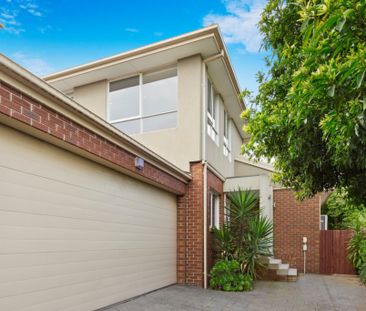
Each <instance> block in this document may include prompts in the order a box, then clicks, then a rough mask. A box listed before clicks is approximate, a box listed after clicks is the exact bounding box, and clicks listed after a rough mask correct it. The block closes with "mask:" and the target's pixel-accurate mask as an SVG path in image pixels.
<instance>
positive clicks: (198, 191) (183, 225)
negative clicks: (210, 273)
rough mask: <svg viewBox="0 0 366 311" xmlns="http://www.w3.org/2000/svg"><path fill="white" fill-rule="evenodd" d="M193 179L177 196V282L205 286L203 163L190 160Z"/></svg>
mask: <svg viewBox="0 0 366 311" xmlns="http://www.w3.org/2000/svg"><path fill="white" fill-rule="evenodd" d="M191 174H192V178H193V179H192V181H191V182H190V184H189V185H188V187H187V192H186V194H185V195H184V196H180V197H179V198H178V211H177V218H178V219H177V228H178V231H177V282H178V283H180V284H191V285H196V286H200V287H202V286H203V165H202V163H201V162H197V163H191Z"/></svg>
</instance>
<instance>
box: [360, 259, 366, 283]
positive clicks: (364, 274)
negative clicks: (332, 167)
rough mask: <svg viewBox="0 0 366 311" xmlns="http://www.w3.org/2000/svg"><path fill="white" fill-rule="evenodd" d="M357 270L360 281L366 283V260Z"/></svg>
mask: <svg viewBox="0 0 366 311" xmlns="http://www.w3.org/2000/svg"><path fill="white" fill-rule="evenodd" d="M359 272H360V279H361V282H362V283H363V284H365V285H366V262H365V263H364V264H363V265H362V266H361V267H360V270H359Z"/></svg>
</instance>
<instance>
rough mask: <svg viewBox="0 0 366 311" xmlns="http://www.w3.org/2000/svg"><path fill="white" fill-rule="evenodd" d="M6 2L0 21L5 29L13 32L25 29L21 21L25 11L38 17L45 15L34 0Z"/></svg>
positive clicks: (8, 0) (0, 11)
mask: <svg viewBox="0 0 366 311" xmlns="http://www.w3.org/2000/svg"><path fill="white" fill-rule="evenodd" d="M6 2H7V5H6V6H4V7H2V8H0V23H2V24H3V25H4V31H7V32H9V33H11V34H16V35H18V34H20V33H21V32H23V31H25V29H24V27H23V26H22V23H21V19H22V15H24V13H25V14H31V15H33V16H36V17H41V16H42V15H43V13H42V10H40V8H39V6H38V4H36V2H35V1H34V0H13V1H12V0H7V1H6Z"/></svg>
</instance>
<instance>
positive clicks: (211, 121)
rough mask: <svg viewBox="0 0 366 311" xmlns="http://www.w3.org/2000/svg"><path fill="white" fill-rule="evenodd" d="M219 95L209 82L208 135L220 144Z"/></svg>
mask: <svg viewBox="0 0 366 311" xmlns="http://www.w3.org/2000/svg"><path fill="white" fill-rule="evenodd" d="M216 101H217V94H216V92H215V89H214V87H213V85H212V83H211V82H210V80H208V81H207V134H208V136H210V137H211V138H212V140H213V141H214V142H216V143H217V142H218V113H217V102H216Z"/></svg>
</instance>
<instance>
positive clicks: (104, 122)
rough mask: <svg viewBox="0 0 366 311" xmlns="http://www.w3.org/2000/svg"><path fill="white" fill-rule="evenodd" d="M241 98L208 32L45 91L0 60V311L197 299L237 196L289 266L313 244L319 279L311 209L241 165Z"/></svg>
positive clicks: (88, 70) (46, 83)
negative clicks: (266, 221)
mask: <svg viewBox="0 0 366 311" xmlns="http://www.w3.org/2000/svg"><path fill="white" fill-rule="evenodd" d="M239 93H240V87H239V85H238V83H237V80H236V77H235V74H234V71H233V68H232V65H231V63H230V60H229V57H228V55H227V51H226V49H225V45H224V43H223V40H222V37H221V35H220V32H219V29H218V27H217V26H210V27H207V28H203V29H201V30H198V31H195V32H192V33H188V34H185V35H182V36H179V37H175V38H172V39H168V40H165V41H162V42H158V43H155V44H152V45H149V46H145V47H142V48H139V49H136V50H133V51H128V52H125V53H122V54H118V55H115V56H112V57H108V58H105V59H101V60H98V61H95V62H92V63H88V64H85V65H81V66H78V67H74V68H71V69H68V70H65V71H62V72H59V73H55V74H52V75H50V76H48V77H45V79H44V80H43V79H40V78H39V77H36V76H34V75H32V74H31V73H30V72H28V71H27V70H25V69H24V68H22V67H21V66H19V65H18V64H16V63H14V62H12V61H11V60H9V59H8V58H6V57H5V56H3V55H0V142H1V143H0V225H1V232H2V235H1V236H0V244H1V253H0V263H1V265H0V266H1V267H0V270H1V276H2V277H1V279H0V288H1V295H0V309H1V310H12V311H13V310H24V309H25V308H26V309H27V310H37V311H43V310H44V311H46V310H47V311H48V310H55V309H62V310H78V311H81V310H86V311H88V310H95V309H98V308H102V307H105V306H108V305H111V304H114V303H117V302H120V301H123V300H126V299H129V298H131V297H134V296H137V295H140V294H143V293H146V292H149V291H152V290H155V289H158V288H161V287H164V286H167V285H170V284H174V283H176V282H178V283H181V284H194V285H197V286H202V287H206V286H207V282H208V277H209V270H210V267H211V266H212V264H213V261H212V252H211V244H212V233H211V230H210V229H211V228H213V227H218V226H220V225H221V224H222V223H223V221H224V219H223V218H224V217H223V207H224V201H225V193H226V192H229V191H232V190H235V189H237V187H238V186H241V187H243V188H251V189H254V190H258V191H259V194H260V200H261V202H260V204H261V207H263V208H264V211H263V212H264V213H265V214H266V215H268V216H269V217H272V215H274V216H275V217H274V220H275V252H276V245H278V247H277V248H278V250H279V251H278V254H280V255H281V256H284V257H287V258H286V259H288V261H291V260H293V263H294V264H295V265H297V266H298V267H299V265H301V260H302V257H301V256H302V253H301V250H300V247H301V245H302V244H301V243H302V242H301V241H300V239H299V237H300V236H303V235H308V236H309V237H310V236H311V238H310V239H309V241H310V242H309V243H314V245H315V246H314V247H313V244H309V249H310V250H311V252H312V253H310V251H309V253H308V258H309V263H310V265H309V267H311V268H312V269H313V271H314V272H316V271H317V269H318V266H319V252H318V253H317V252H316V245H317V244H316V243H318V241H319V237H318V238H317V234H318V229H319V228H318V227H317V226H318V224H317V222H316V220H317V219H318V213H319V210H317V208H319V206H318V207H317V208H316V205H317V204H318V201H317V199H314V200H312V201H311V202H310V203H309V202H308V203H306V204H305V205H304V204H300V203H298V202H295V200H294V199H293V196H292V194H291V193H290V191H288V190H278V191H274V190H273V185H272V184H271V182H270V175H271V173H272V171H271V169H268V167H260V166H258V165H255V164H253V163H251V162H248V161H247V160H245V159H244V158H242V157H240V155H239V154H240V147H241V145H242V143H243V140H244V138H245V137H244V133H243V131H242V125H243V124H242V121H241V120H240V117H239V116H240V112H241V111H242V109H243V108H244V103H243V102H242V100H241V99H240V98H239ZM289 197H290V198H291V200H289ZM288 202H290V204H291V206H292V204H296V210H295V211H296V213H295V214H296V219H295V220H294V221H296V223H297V224H299V223H300V222H301V221H302V220H303V215H304V213H302V209H303V208H306V210H307V212H306V224H307V225H306V226H303V225H301V228H304V229H301V230H298V229H296V230H295V231H294V230H293V226H291V225H289V222H288V219H289V215H291V213H293V211H292V210H290V209H289V203H288ZM274 203H276V209H275V211H273V208H272V206H273V205H274ZM276 215H277V218H276ZM276 219H278V221H277V225H276ZM318 220H319V219H318ZM308 224H309V225H308ZM296 228H297V227H296ZM289 230H292V231H291V232H292V233H291V234H286V233H287V232H289ZM276 236H277V238H276ZM293 237H294V238H293ZM294 239H295V240H296V241H295V240H294ZM317 239H318V240H317ZM276 243H277V244H276ZM299 243H300V244H299ZM288 245H295V246H296V247H295V249H293V248H288ZM298 245H299V247H298Z"/></svg>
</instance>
